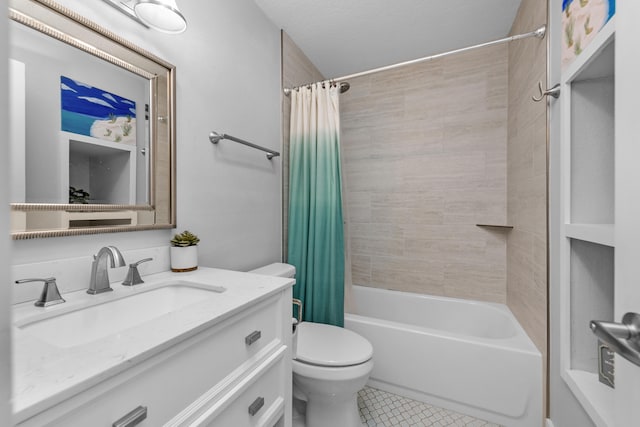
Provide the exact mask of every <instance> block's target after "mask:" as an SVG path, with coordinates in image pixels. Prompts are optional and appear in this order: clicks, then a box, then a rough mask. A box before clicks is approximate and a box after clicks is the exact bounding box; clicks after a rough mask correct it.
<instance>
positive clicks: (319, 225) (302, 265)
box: [287, 83, 344, 326]
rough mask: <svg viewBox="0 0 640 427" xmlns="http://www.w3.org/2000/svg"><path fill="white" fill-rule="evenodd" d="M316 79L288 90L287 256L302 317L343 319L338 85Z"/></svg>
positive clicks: (338, 321)
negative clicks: (307, 84)
mask: <svg viewBox="0 0 640 427" xmlns="http://www.w3.org/2000/svg"><path fill="white" fill-rule="evenodd" d="M323 86H325V85H323V84H322V83H316V84H314V85H311V86H309V87H302V88H300V89H299V90H293V91H291V134H290V141H289V227H288V234H289V237H288V242H289V249H288V259H287V262H288V263H289V264H292V265H294V266H295V267H296V285H295V286H294V287H293V296H294V298H298V299H300V300H302V304H303V316H304V317H303V319H304V320H307V321H311V322H318V323H326V324H330V325H337V326H343V325H344V231H343V222H342V195H341V168H340V134H339V132H340V110H339V89H338V88H337V87H336V86H335V85H334V84H326V87H323Z"/></svg>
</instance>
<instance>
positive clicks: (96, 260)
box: [87, 246, 126, 295]
mask: <svg viewBox="0 0 640 427" xmlns="http://www.w3.org/2000/svg"><path fill="white" fill-rule="evenodd" d="M107 258H108V259H110V260H111V263H110V264H111V267H112V268H114V267H124V266H125V264H126V263H125V262H124V257H123V256H122V253H121V252H120V251H119V250H118V248H116V247H115V246H105V247H103V248H101V249H100V250H99V251H98V253H97V254H96V255H94V256H93V263H92V264H91V282H90V284H89V289H87V293H88V294H92V295H95V294H100V293H102V292H109V291H112V290H113V289H111V286H109V273H108V271H107ZM116 264H117V265H116Z"/></svg>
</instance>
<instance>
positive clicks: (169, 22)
mask: <svg viewBox="0 0 640 427" xmlns="http://www.w3.org/2000/svg"><path fill="white" fill-rule="evenodd" d="M133 10H134V11H135V13H136V16H137V17H138V18H139V19H140V20H141V21H142V22H144V23H145V24H147V25H148V26H150V27H151V28H153V29H155V30H158V31H161V32H163V33H170V34H177V33H181V32H183V31H184V30H186V29H187V20H186V19H184V16H182V13H180V10H178V5H176V2H175V0H139V1H138V2H137V3H136V4H135V6H133Z"/></svg>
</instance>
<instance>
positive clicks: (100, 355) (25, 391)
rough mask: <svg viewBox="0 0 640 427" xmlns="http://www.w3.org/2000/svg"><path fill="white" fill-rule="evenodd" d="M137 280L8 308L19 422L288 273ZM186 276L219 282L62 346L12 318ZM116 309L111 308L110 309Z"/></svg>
mask: <svg viewBox="0 0 640 427" xmlns="http://www.w3.org/2000/svg"><path fill="white" fill-rule="evenodd" d="M143 280H144V281H145V283H143V284H140V285H136V286H132V287H127V286H122V285H121V284H120V283H112V284H111V287H112V288H113V289H114V291H113V292H107V293H103V294H98V295H89V294H87V293H86V292H85V291H78V292H71V293H67V294H65V295H63V298H64V299H65V300H66V302H65V303H64V304H58V305H54V306H51V307H47V308H39V307H35V306H34V305H33V302H29V303H24V304H18V305H15V306H14V309H13V324H14V327H13V328H12V333H13V345H12V349H13V400H12V403H13V411H14V422H15V423H19V422H21V421H24V420H25V419H27V418H29V417H31V416H33V415H36V414H37V413H39V412H42V411H44V410H46V409H47V408H49V407H52V406H54V405H56V404H58V403H60V402H62V401H63V400H65V399H68V398H70V397H72V396H74V395H76V394H78V393H80V392H82V391H84V390H86V389H88V388H89V387H92V386H94V385H96V384H98V383H99V382H101V381H103V380H105V379H107V378H109V377H112V376H114V375H116V374H118V373H120V372H122V371H124V370H126V369H128V368H130V367H132V366H133V365H135V364H137V363H140V362H141V361H144V360H146V359H148V358H150V357H152V356H154V355H156V354H158V353H160V352H162V351H163V350H165V349H167V348H169V347H171V346H172V345H175V344H176V343H178V342H180V341H182V340H185V339H187V338H189V337H191V336H194V335H195V334H197V333H199V332H201V331H203V330H205V329H207V328H210V327H211V326H213V325H215V324H217V323H219V322H221V321H223V320H225V319H227V318H229V317H230V316H232V315H234V314H235V313H238V312H240V311H242V310H244V309H245V308H247V307H248V306H251V305H254V304H256V303H258V302H260V301H262V300H264V299H267V298H268V297H270V296H272V295H274V294H276V293H278V292H280V291H281V290H283V289H285V288H286V287H288V286H291V285H293V283H294V279H288V278H279V277H270V276H261V275H257V274H251V273H241V272H235V271H228V270H219V269H212V268H203V267H200V268H199V269H198V270H196V271H193V272H189V273H171V272H164V273H158V274H153V275H148V276H144V277H143ZM171 280H174V281H193V282H198V283H201V284H207V285H212V286H222V287H224V288H225V289H226V290H225V291H224V292H222V293H218V294H215V296H212V297H207V298H205V299H203V300H202V301H199V302H196V303H193V304H191V305H188V306H187V307H184V308H182V309H180V310H177V311H174V312H170V313H168V314H165V315H162V316H160V317H157V318H155V319H153V320H150V321H147V322H144V323H141V324H139V325H137V326H134V327H132V328H129V329H125V330H122V331H121V332H120V333H118V334H112V335H109V336H106V337H103V338H98V339H97V340H95V341H92V342H89V343H86V344H82V345H77V346H75V347H69V348H59V347H57V346H54V345H52V344H48V343H46V342H44V341H41V340H39V339H37V338H36V337H34V336H31V335H30V334H29V333H28V332H25V331H23V330H21V329H20V328H18V327H17V326H16V325H20V324H23V323H25V322H27V321H29V320H30V319H32V318H34V316H42V313H46V315H47V317H48V315H49V314H56V313H57V314H60V313H63V312H69V311H72V310H73V309H74V308H78V307H84V306H87V305H93V304H96V303H103V302H108V301H111V300H114V299H119V298H122V297H123V296H126V295H131V294H136V293H141V292H145V291H148V290H149V289H152V288H154V287H158V286H161V285H162V284H164V283H167V281H171ZM114 316H117V313H114Z"/></svg>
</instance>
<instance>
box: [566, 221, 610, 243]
mask: <svg viewBox="0 0 640 427" xmlns="http://www.w3.org/2000/svg"><path fill="white" fill-rule="evenodd" d="M564 231H565V236H566V237H569V238H571V239H578V240H583V241H585V242H592V243H597V244H600V245H605V246H611V247H614V246H615V240H614V226H613V224H565V226H564Z"/></svg>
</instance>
